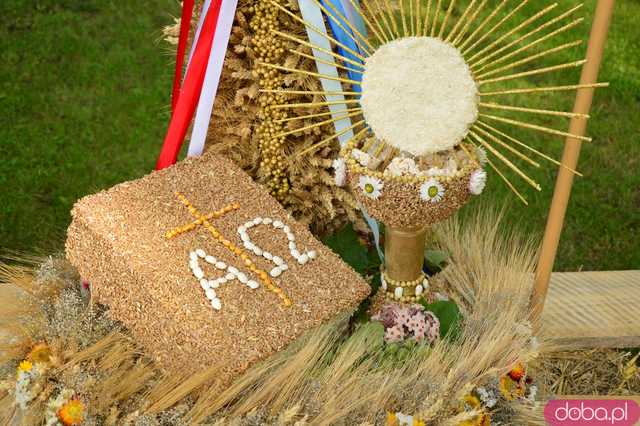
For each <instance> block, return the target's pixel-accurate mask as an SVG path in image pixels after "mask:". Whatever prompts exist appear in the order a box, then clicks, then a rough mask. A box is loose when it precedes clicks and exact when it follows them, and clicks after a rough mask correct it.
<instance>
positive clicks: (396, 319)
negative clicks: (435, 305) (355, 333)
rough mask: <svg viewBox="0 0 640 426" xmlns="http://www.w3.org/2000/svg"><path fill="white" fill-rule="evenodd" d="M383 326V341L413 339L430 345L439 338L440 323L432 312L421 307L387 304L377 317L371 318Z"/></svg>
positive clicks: (391, 341) (392, 341) (393, 341)
mask: <svg viewBox="0 0 640 426" xmlns="http://www.w3.org/2000/svg"><path fill="white" fill-rule="evenodd" d="M371 319H373V320H375V321H380V322H381V323H382V325H383V326H384V341H385V342H387V343H395V342H402V341H404V340H406V339H414V340H415V341H416V342H421V341H423V340H425V339H426V341H427V342H429V343H431V342H433V341H434V340H436V339H437V338H438V337H439V336H440V321H438V318H436V316H435V315H434V314H433V312H430V311H425V310H424V307H423V306H422V305H410V306H401V305H397V304H395V303H391V304H387V305H384V306H383V307H382V310H381V311H380V313H378V314H377V315H374V316H373V317H371Z"/></svg>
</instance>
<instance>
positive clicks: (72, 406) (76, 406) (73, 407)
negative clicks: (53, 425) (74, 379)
mask: <svg viewBox="0 0 640 426" xmlns="http://www.w3.org/2000/svg"><path fill="white" fill-rule="evenodd" d="M57 414H58V419H60V421H61V422H62V424H63V425H65V426H72V425H79V424H80V423H82V419H83V418H84V404H83V403H82V401H80V400H79V399H76V398H74V399H70V400H69V401H67V402H65V403H64V404H63V405H62V407H60V409H59V410H58V413H57Z"/></svg>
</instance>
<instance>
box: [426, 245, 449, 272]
mask: <svg viewBox="0 0 640 426" xmlns="http://www.w3.org/2000/svg"><path fill="white" fill-rule="evenodd" d="M424 260H425V264H426V266H427V269H428V270H429V272H431V273H433V274H436V273H438V272H440V271H442V270H443V269H444V267H445V266H446V264H447V260H449V253H447V252H446V251H443V250H425V251H424Z"/></svg>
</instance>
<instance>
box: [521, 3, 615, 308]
mask: <svg viewBox="0 0 640 426" xmlns="http://www.w3.org/2000/svg"><path fill="white" fill-rule="evenodd" d="M613 7H614V0H598V5H597V7H596V11H595V16H594V18H593V24H592V26H591V35H590V36H589V45H588V47H587V55H586V59H587V62H586V63H585V64H584V66H583V67H582V75H581V77H580V84H592V83H596V82H597V80H598V71H599V70H600V63H601V62H602V55H603V52H604V45H605V43H606V40H607V33H608V31H609V23H610V22H611V16H612V15H613ZM594 91H595V89H594V88H589V89H579V90H578V92H577V94H576V100H575V105H574V108H573V111H574V112H576V113H579V114H588V113H589V110H590V109H591V103H592V101H593V93H594ZM586 128H587V120H586V119H584V118H572V119H571V123H570V125H569V133H572V134H574V135H578V136H583V135H584V134H585V131H586ZM581 145H582V144H581V142H580V140H578V139H575V138H567V140H566V143H565V147H564V153H563V155H562V164H564V165H565V166H567V167H569V168H571V169H574V170H575V169H576V166H577V164H578V157H579V156H580V147H581ZM573 177H574V175H573V173H572V172H570V171H569V170H567V169H566V168H564V167H561V168H560V170H559V171H558V178H557V180H556V187H555V190H554V192H553V199H552V201H551V208H550V209H549V217H548V219H547V227H546V229H545V233H544V238H543V241H542V248H541V251H540V259H539V260H538V268H537V270H536V277H535V283H534V287H533V294H532V295H531V309H532V318H533V319H534V320H537V319H539V317H540V315H541V314H542V309H543V307H544V302H545V298H546V296H547V290H548V288H549V279H550V278H551V271H552V270H553V264H554V261H555V258H556V253H557V250H558V243H559V242H560V233H561V232H562V226H563V224H564V217H565V213H566V211H567V205H568V203H569V196H570V195H571V186H572V184H573Z"/></svg>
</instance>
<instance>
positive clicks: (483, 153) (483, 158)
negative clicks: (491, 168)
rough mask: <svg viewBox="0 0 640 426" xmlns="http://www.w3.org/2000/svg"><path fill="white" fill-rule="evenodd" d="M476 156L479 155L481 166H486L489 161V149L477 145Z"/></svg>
mask: <svg viewBox="0 0 640 426" xmlns="http://www.w3.org/2000/svg"><path fill="white" fill-rule="evenodd" d="M476 157H478V162H479V163H480V165H481V166H484V165H485V164H487V161H488V158H487V151H485V150H484V148H483V147H481V146H476Z"/></svg>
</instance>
